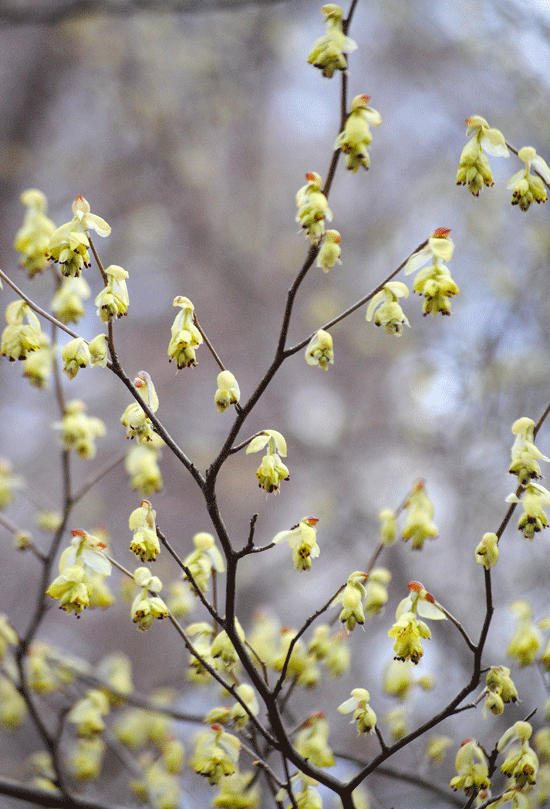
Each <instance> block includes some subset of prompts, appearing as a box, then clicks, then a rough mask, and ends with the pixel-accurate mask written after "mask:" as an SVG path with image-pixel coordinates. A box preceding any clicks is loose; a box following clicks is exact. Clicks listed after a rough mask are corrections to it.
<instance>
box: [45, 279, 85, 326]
mask: <svg viewBox="0 0 550 809" xmlns="http://www.w3.org/2000/svg"><path fill="white" fill-rule="evenodd" d="M90 295H91V290H90V286H89V284H88V282H87V281H86V279H85V278H82V276H79V277H78V278H73V277H69V278H64V279H63V280H62V282H61V285H60V287H59V289H58V290H57V291H56V293H55V295H54V296H53V299H52V312H53V313H54V315H55V316H56V318H57V319H58V320H60V321H61V322H62V323H78V321H79V320H80V318H81V317H83V316H84V315H85V314H86V310H85V309H84V303H83V301H85V300H86V299H87V298H89V297H90Z"/></svg>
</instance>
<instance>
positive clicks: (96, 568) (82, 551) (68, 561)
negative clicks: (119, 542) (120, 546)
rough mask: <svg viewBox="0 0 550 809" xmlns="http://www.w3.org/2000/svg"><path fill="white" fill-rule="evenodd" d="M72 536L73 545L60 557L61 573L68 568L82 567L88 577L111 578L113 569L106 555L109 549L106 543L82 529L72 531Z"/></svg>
mask: <svg viewBox="0 0 550 809" xmlns="http://www.w3.org/2000/svg"><path fill="white" fill-rule="evenodd" d="M71 534H72V535H73V538H72V540H71V544H70V545H69V547H68V548H65V550H64V551H63V553H62V554H61V556H60V557H59V572H60V573H61V572H63V570H64V569H65V568H66V567H71V566H73V565H80V566H81V567H82V568H83V569H84V571H85V572H86V573H87V574H88V575H91V574H93V573H101V575H102V576H109V575H110V574H111V569H112V568H111V563H110V562H109V560H108V559H107V557H106V556H105V554H104V550H105V548H106V547H107V546H106V544H105V542H103V541H102V540H101V539H99V538H98V537H95V536H93V535H92V534H88V533H87V532H86V531H83V530H82V529H81V528H78V529H76V530H74V531H71Z"/></svg>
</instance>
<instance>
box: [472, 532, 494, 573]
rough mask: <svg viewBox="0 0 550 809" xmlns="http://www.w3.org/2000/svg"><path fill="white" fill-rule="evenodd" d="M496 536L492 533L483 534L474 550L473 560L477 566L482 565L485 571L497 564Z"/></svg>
mask: <svg viewBox="0 0 550 809" xmlns="http://www.w3.org/2000/svg"><path fill="white" fill-rule="evenodd" d="M498 557H499V550H498V536H497V535H496V534H493V533H487V534H483V536H482V537H481V542H480V543H479V545H478V546H477V548H476V550H475V560H476V562H477V564H478V565H483V566H484V567H485V569H486V570H489V568H491V567H494V566H495V565H496V563H497V562H498Z"/></svg>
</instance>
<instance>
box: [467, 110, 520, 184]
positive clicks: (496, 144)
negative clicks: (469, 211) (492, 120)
mask: <svg viewBox="0 0 550 809" xmlns="http://www.w3.org/2000/svg"><path fill="white" fill-rule="evenodd" d="M466 124H467V126H468V129H467V131H466V137H468V138H470V140H469V141H468V143H467V144H466V146H465V147H464V148H463V150H462V154H461V156H460V166H459V169H458V174H457V176H456V184H457V185H466V184H467V185H468V188H469V190H470V191H471V193H472V194H473V195H474V196H475V197H478V196H479V192H480V191H481V189H482V188H483V186H484V185H486V186H492V185H494V182H493V175H492V174H491V167H490V166H489V161H488V159H487V156H486V155H485V154H484V152H483V150H485V152H487V154H490V155H495V156H498V157H509V153H508V147H507V146H506V141H505V139H504V135H503V134H502V132H500V130H498V129H491V128H490V127H489V124H488V123H487V121H486V120H485V118H482V117H481V116H480V115H473V116H472V117H471V118H467V119H466Z"/></svg>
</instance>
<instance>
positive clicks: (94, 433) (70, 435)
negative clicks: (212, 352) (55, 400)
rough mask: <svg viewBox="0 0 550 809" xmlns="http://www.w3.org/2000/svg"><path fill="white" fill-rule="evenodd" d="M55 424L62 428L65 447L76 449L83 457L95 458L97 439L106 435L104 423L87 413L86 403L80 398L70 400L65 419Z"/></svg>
mask: <svg viewBox="0 0 550 809" xmlns="http://www.w3.org/2000/svg"><path fill="white" fill-rule="evenodd" d="M53 426H54V429H57V430H61V441H62V444H63V448H64V449H67V450H71V449H72V450H74V451H75V452H76V453H77V454H78V455H80V457H81V458H93V457H94V456H95V453H96V446H95V439H96V438H99V437H101V436H103V435H105V425H104V423H103V422H102V421H101V419H98V418H96V417H95V416H88V415H86V405H85V404H84V402H82V401H80V399H73V400H72V401H70V402H68V403H67V405H66V406H65V413H64V415H63V419H62V420H61V421H59V422H57V423H55V424H54V425H53Z"/></svg>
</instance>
